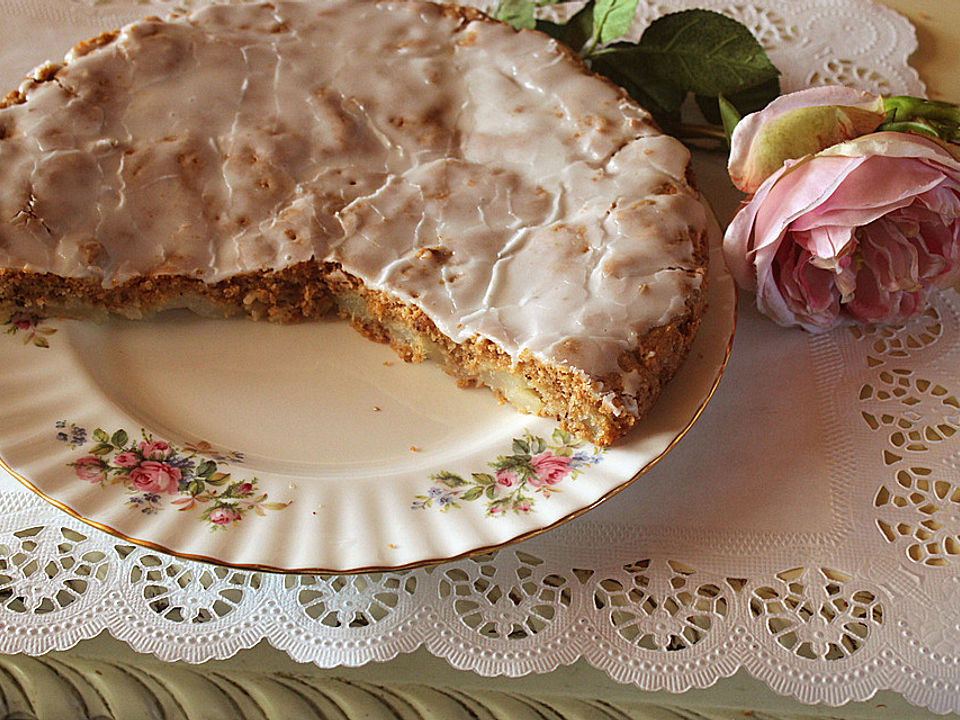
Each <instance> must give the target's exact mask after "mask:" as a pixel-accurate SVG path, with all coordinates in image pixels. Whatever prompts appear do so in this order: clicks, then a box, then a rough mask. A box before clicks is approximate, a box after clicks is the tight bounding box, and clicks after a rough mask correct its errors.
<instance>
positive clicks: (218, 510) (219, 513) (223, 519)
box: [210, 505, 242, 525]
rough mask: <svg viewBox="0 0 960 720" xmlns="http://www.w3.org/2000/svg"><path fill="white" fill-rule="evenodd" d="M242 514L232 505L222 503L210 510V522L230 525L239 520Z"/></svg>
mask: <svg viewBox="0 0 960 720" xmlns="http://www.w3.org/2000/svg"><path fill="white" fill-rule="evenodd" d="M241 517H242V516H241V515H240V513H239V512H238V511H237V510H235V509H234V508H232V507H229V506H227V505H221V506H220V507H215V508H214V509H213V510H211V511H210V522H212V523H213V524H214V525H230V524H231V523H235V522H238V521H239V520H240V518H241Z"/></svg>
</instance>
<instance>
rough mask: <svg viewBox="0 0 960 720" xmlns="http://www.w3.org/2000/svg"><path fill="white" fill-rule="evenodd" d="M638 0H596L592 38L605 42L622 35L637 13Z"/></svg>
mask: <svg viewBox="0 0 960 720" xmlns="http://www.w3.org/2000/svg"><path fill="white" fill-rule="evenodd" d="M637 2H638V0H597V1H596V4H595V5H594V6H593V28H594V29H593V40H594V42H595V43H596V42H597V41H599V42H600V43H602V44H606V43H608V42H611V41H613V40H616V39H617V38H618V37H620V36H621V35H624V34H625V33H626V32H627V30H629V29H630V23H632V22H633V17H634V15H636V13H637Z"/></svg>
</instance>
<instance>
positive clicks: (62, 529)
mask: <svg viewBox="0 0 960 720" xmlns="http://www.w3.org/2000/svg"><path fill="white" fill-rule="evenodd" d="M195 4H196V3H181V4H175V3H172V2H171V3H155V4H153V5H149V6H148V5H143V4H139V3H134V2H132V0H123V1H122V2H121V1H120V0H116V1H114V2H104V1H103V0H73V1H72V2H63V0H33V1H31V2H27V1H25V0H24V1H16V0H8V2H6V3H5V4H4V5H3V7H2V8H0V31H2V32H3V36H4V37H5V38H7V39H8V40H7V41H5V43H4V46H3V47H2V48H0V80H2V81H3V84H4V85H6V86H8V87H13V86H14V85H15V84H16V82H17V79H18V77H19V76H20V75H22V74H23V73H24V72H26V71H27V70H28V69H29V68H30V67H32V66H33V65H35V64H37V63H39V62H40V61H42V60H44V59H46V58H47V57H49V58H56V57H58V56H59V55H61V54H62V53H63V52H64V51H66V50H67V49H68V48H69V47H70V45H71V44H72V43H73V42H74V41H76V40H78V39H80V38H83V37H86V36H88V35H93V34H96V32H98V31H99V30H102V29H105V28H110V27H115V26H117V25H120V24H122V23H123V22H125V21H127V20H130V19H134V18H135V17H139V16H142V15H145V14H149V13H150V12H163V11H168V10H171V9H175V8H176V7H179V5H188V6H189V5H195ZM695 5H696V6H704V7H711V8H715V9H720V10H723V11H725V12H729V13H730V14H732V15H733V16H735V17H736V18H738V19H739V20H741V21H743V22H745V23H746V24H747V25H749V26H750V27H751V28H753V30H754V31H755V32H756V34H757V35H758V36H759V37H760V38H761V39H762V41H763V42H764V44H765V45H766V46H767V47H768V48H769V49H770V52H771V55H772V57H773V59H774V62H775V63H776V64H777V65H778V66H779V67H781V68H782V69H783V70H784V71H785V72H784V78H783V86H784V89H786V90H790V89H795V88H797V87H801V86H804V85H807V84H811V83H818V82H845V83H849V84H856V85H859V86H861V87H864V88H866V89H872V90H880V91H884V92H893V93H903V92H908V93H914V94H918V93H922V90H923V88H922V85H921V84H920V82H919V80H918V78H917V75H916V73H915V72H913V71H912V70H911V69H910V68H909V67H908V66H907V64H906V59H907V57H908V56H909V55H910V53H911V52H912V51H913V50H914V49H915V45H916V42H915V38H914V33H913V30H912V28H911V27H910V25H909V24H908V23H907V22H906V21H904V20H903V19H902V18H900V17H899V16H897V15H896V14H894V13H893V12H891V11H889V10H887V9H884V8H881V7H879V6H876V5H873V4H871V3H868V2H865V1H864V0H844V1H843V2H841V1H840V0H803V1H801V2H786V1H785V0H784V1H776V0H744V1H740V0H738V1H736V2H719V1H709V0H701V1H700V2H680V1H679V0H672V1H670V2H667V1H666V0H662V1H661V0H656V1H654V2H650V3H647V4H644V3H641V11H640V15H641V16H642V18H647V19H649V18H653V17H655V16H658V15H660V14H663V13H665V12H668V11H671V10H675V9H680V8H681V7H691V6H695ZM854 24H855V32H853V30H854ZM635 31H637V32H638V31H639V28H636V29H635ZM698 170H700V177H701V184H702V185H703V186H704V188H705V189H706V191H707V193H708V194H711V192H717V194H718V195H719V197H718V198H715V199H718V200H719V201H720V203H721V205H720V207H718V210H719V214H720V216H721V218H723V217H729V211H730V209H731V206H730V202H731V200H732V199H734V198H733V196H732V194H731V193H730V191H729V189H725V190H722V191H719V192H718V191H717V189H718V188H721V187H726V186H725V183H724V178H723V170H722V164H721V163H720V162H719V161H718V160H717V159H716V158H707V159H706V160H701V167H700V168H698ZM724 203H725V204H724ZM725 212H726V214H725ZM750 304H751V303H750V301H749V299H743V300H742V303H741V316H740V326H739V329H738V336H737V340H736V342H735V344H734V350H733V357H732V360H731V362H730V364H729V366H728V369H727V372H726V375H725V377H724V380H723V382H722V383H721V385H720V388H719V389H718V391H717V393H716V395H715V398H714V400H713V402H712V403H711V405H710V406H708V408H707V410H706V412H705V413H704V415H703V417H702V418H701V420H700V421H699V422H698V424H697V425H696V426H695V427H694V428H693V429H692V430H691V432H690V433H689V434H688V436H687V437H686V438H685V439H684V440H683V442H682V443H681V445H680V446H679V447H678V448H677V450H676V451H675V452H674V453H673V454H671V455H670V456H668V457H667V458H665V459H664V460H663V461H662V462H661V463H660V464H658V465H657V467H655V468H654V469H653V470H652V471H651V472H650V473H649V474H648V475H647V476H646V477H645V481H644V482H643V483H640V484H637V485H635V486H633V487H631V488H629V489H628V490H626V491H624V492H623V493H622V494H621V495H620V496H618V497H617V498H616V499H615V501H614V502H611V503H608V504H607V505H605V506H603V507H601V508H599V509H597V510H595V511H593V512H591V513H589V514H588V515H587V516H585V517H583V518H581V519H579V520H577V521H574V522H571V523H569V524H568V525H566V526H564V527H561V528H559V529H558V530H556V531H553V532H551V533H548V534H546V535H544V536H542V537H539V538H536V539H534V540H531V541H528V542H526V543H523V544H520V545H517V546H514V547H512V548H509V549H505V550H502V551H500V552H499V553H498V554H496V555H494V556H486V557H480V558H476V559H472V560H463V561H459V562H456V563H450V564H446V565H441V566H438V567H436V568H432V569H423V570H413V571H408V572H403V573H383V574H376V575H366V576H281V575H270V574H265V573H253V572H241V571H236V570H229V569H222V568H217V567H215V566H210V565H203V564H198V563H193V562H189V561H183V560H178V559H173V558H170V557H166V556H163V555H161V554H158V553H157V552H155V551H152V550H149V549H145V548H138V547H133V546H130V545H126V544H124V543H123V542H121V541H118V540H116V539H114V538H112V537H109V536H107V535H104V534H101V533H98V532H96V531H94V530H92V529H91V528H89V527H87V526H85V525H82V524H81V523H79V522H78V521H74V520H73V519H71V518H69V517H67V516H65V515H63V514H61V513H59V512H58V511H56V510H55V509H53V508H52V507H49V506H47V505H45V504H43V503H42V502H41V501H40V500H38V499H35V498H34V497H32V496H30V495H26V494H24V493H22V492H19V491H17V489H16V485H15V483H13V481H11V480H9V479H2V480H0V483H2V488H3V493H2V494H0V652H4V653H15V652H24V653H30V654H40V653H44V652H48V651H50V650H54V649H66V648H68V647H71V646H72V645H74V644H75V643H77V642H78V641H80V640H82V639H85V638H90V637H93V636H95V635H97V634H98V633H100V632H101V631H103V630H108V631H109V632H110V633H111V634H113V635H114V636H115V637H117V638H119V639H121V640H123V641H125V642H126V643H128V644H129V645H130V646H131V647H133V648H134V649H136V650H139V651H143V652H150V653H153V654H155V655H156V656H157V657H159V658H161V659H163V660H171V661H172V660H181V659H182V660H187V661H190V662H201V661H203V660H206V659H212V658H224V657H228V656H230V655H232V654H234V653H235V652H237V651H238V650H240V649H242V648H247V647H250V646H252V645H254V644H256V643H257V642H259V641H261V640H263V639H266V640H268V641H269V642H270V643H271V644H273V645H274V646H275V647H277V648H279V649H281V650H283V651H285V652H287V653H288V654H289V655H290V656H291V657H292V658H294V659H296V660H302V661H310V662H314V663H316V664H318V665H321V666H324V667H331V666H336V665H359V664H363V663H367V662H372V661H383V660H387V659H390V658H392V657H394V656H396V655H397V654H399V653H406V652H410V651H412V650H414V649H415V648H417V647H420V646H424V647H425V648H427V649H428V650H429V651H430V652H432V653H434V654H435V655H438V656H440V657H444V658H446V659H448V660H449V662H450V663H452V664H453V665H455V666H456V667H458V668H463V669H468V670H473V671H475V672H477V673H480V674H485V675H509V676H517V675H522V674H525V673H531V672H549V671H551V670H553V669H555V668H557V667H558V666H560V665H564V664H569V663H572V662H574V661H576V660H577V659H580V658H583V659H585V660H587V661H588V662H590V663H591V664H593V665H594V666H596V667H598V668H600V669H602V670H604V671H605V672H607V673H609V675H610V676H611V677H613V678H615V679H616V680H619V681H621V682H625V683H635V684H636V685H637V686H639V687H641V688H643V689H650V690H653V689H661V688H663V689H669V690H672V691H677V692H680V691H683V690H686V689H688V688H695V687H706V686H708V685H710V684H712V683H713V682H715V681H716V680H717V679H718V678H721V677H726V676H729V675H732V674H733V673H734V672H736V671H737V670H738V669H740V668H743V669H746V670H747V671H748V672H750V673H751V674H752V675H754V676H755V677H757V678H760V679H762V680H763V681H765V682H766V683H768V684H769V685H770V686H771V687H772V688H773V689H774V690H776V691H777V692H780V693H783V694H788V695H791V696H794V697H796V698H798V699H800V700H802V701H804V702H825V703H829V704H841V703H843V702H846V701H849V700H863V699H867V698H869V697H870V696H871V695H872V694H873V693H874V692H876V691H877V690H878V689H883V688H889V689H893V690H896V691H898V692H900V693H902V694H903V695H904V696H905V697H906V698H907V700H909V701H910V702H913V703H915V704H918V705H922V706H925V707H928V708H930V709H932V710H935V711H941V712H944V711H950V710H952V711H960V400H958V398H960V370H958V368H960V309H958V308H960V302H958V298H957V296H956V295H955V294H953V293H945V294H943V295H940V296H937V297H935V298H934V300H933V303H932V305H931V307H930V309H929V310H928V311H927V313H926V314H925V315H924V316H922V317H921V318H919V319H918V320H916V321H914V322H913V323H911V324H910V325H909V326H907V327H905V328H902V329H895V330H856V331H854V330H850V329H844V330H839V331H836V332H834V333H832V334H829V335H825V336H820V337H813V336H809V335H806V334H804V333H802V332H799V331H788V330H783V329H781V328H778V327H776V326H773V325H772V324H771V323H769V322H767V321H766V320H764V319H762V318H760V317H759V316H758V315H757V314H756V312H755V311H754V310H753V309H752V308H751V307H750ZM21 339H22V338H21V337H19V336H17V335H16V334H14V335H10V336H6V335H2V334H0V341H2V342H20V341H21ZM36 351H37V352H42V349H40V348H37V349H36ZM45 391H46V392H51V391H52V390H51V389H45Z"/></svg>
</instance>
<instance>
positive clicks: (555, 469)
mask: <svg viewBox="0 0 960 720" xmlns="http://www.w3.org/2000/svg"><path fill="white" fill-rule="evenodd" d="M530 464H531V465H533V470H534V472H535V475H534V476H533V477H532V478H530V484H531V485H533V486H534V487H543V486H544V485H556V484H557V483H558V482H560V481H561V480H563V479H564V478H565V477H566V476H567V475H569V474H570V458H569V457H567V456H565V455H554V454H553V453H552V452H550V451H549V450H545V451H544V452H542V453H540V454H538V455H534V456H533V457H532V458H530Z"/></svg>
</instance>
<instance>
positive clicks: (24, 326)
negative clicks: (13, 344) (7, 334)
mask: <svg viewBox="0 0 960 720" xmlns="http://www.w3.org/2000/svg"><path fill="white" fill-rule="evenodd" d="M10 324H11V325H13V326H14V327H15V328H16V329H17V330H29V329H30V328H32V327H35V326H36V324H37V319H36V317H34V316H33V315H28V314H27V313H22V312H17V313H14V314H13V315H11V316H10Z"/></svg>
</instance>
